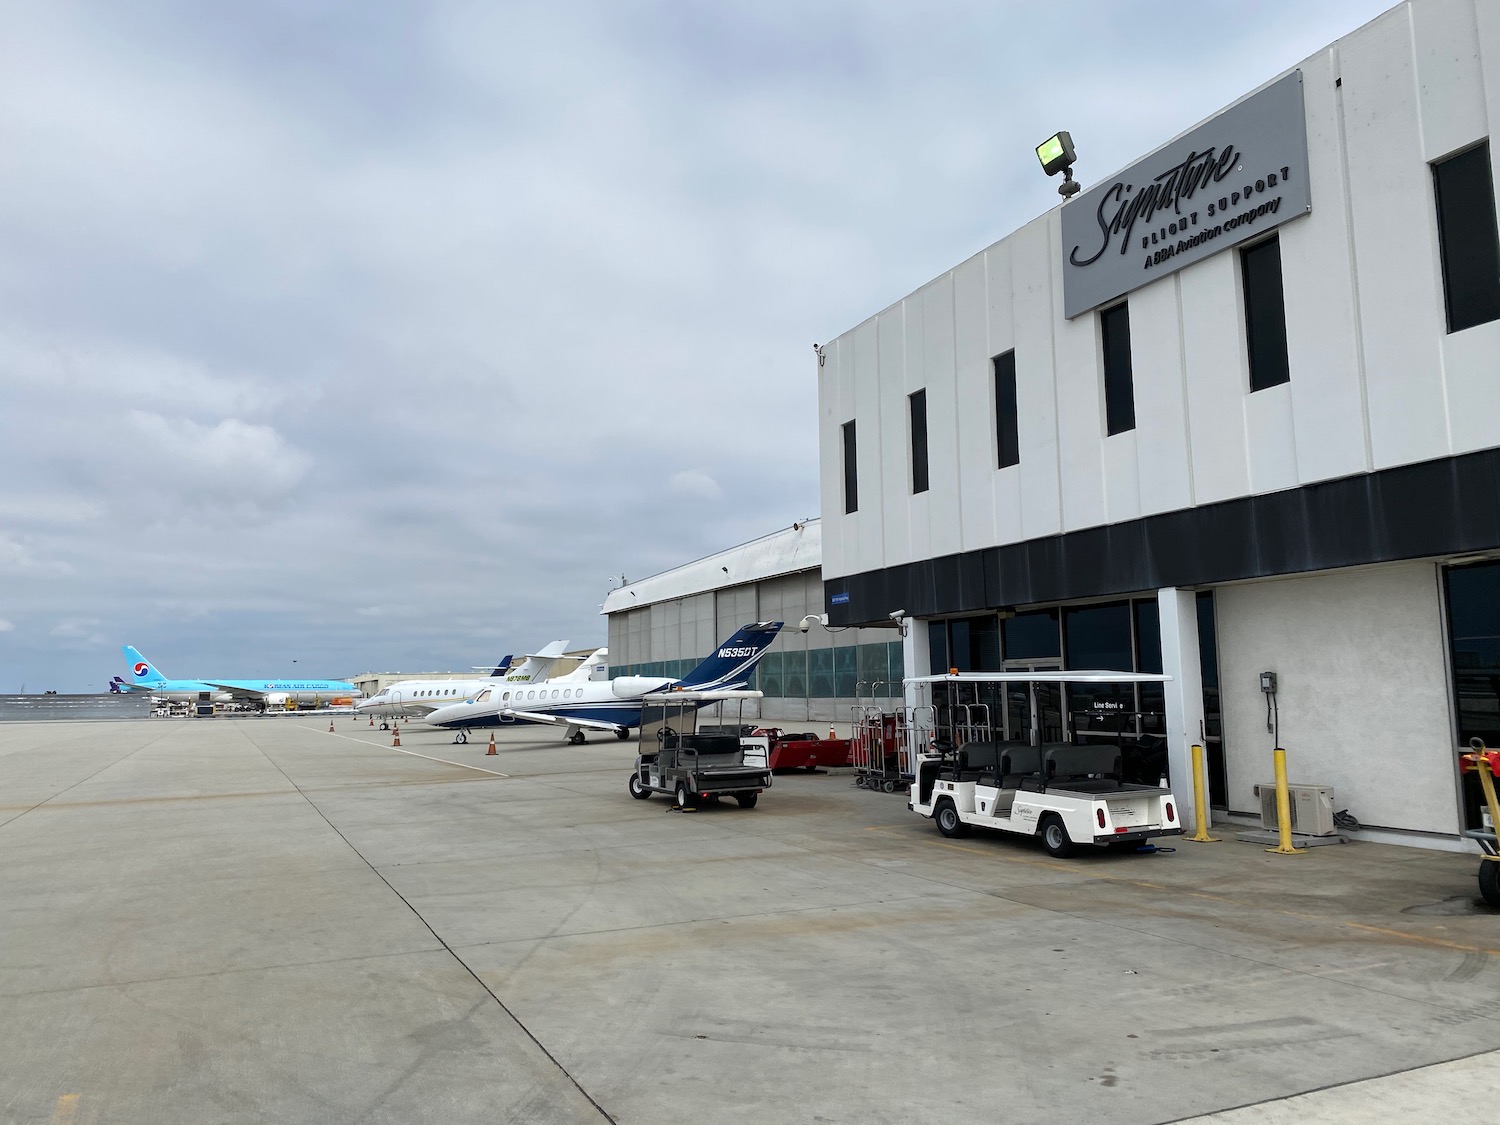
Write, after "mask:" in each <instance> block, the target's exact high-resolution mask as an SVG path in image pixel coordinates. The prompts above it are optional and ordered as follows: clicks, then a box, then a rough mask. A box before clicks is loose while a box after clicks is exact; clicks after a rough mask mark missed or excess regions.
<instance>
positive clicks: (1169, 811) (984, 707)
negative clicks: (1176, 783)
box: [906, 671, 1182, 856]
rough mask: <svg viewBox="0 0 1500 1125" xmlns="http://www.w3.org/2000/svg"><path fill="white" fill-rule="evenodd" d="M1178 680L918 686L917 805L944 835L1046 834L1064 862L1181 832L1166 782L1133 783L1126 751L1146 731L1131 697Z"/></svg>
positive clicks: (1061, 675) (1038, 677) (1054, 676)
mask: <svg viewBox="0 0 1500 1125" xmlns="http://www.w3.org/2000/svg"><path fill="white" fill-rule="evenodd" d="M1169 679H1170V677H1168V676H1159V675H1152V674H1149V673H1143V672H1104V671H1100V672H1050V671H1049V672H1037V671H1026V672H955V673H949V674H947V675H940V676H917V677H913V678H911V679H908V680H907V681H906V684H907V687H908V696H909V702H910V701H911V699H910V697H912V696H915V697H916V704H917V705H916V706H915V707H912V708H909V709H908V711H907V714H908V716H910V717H911V718H909V719H908V721H909V722H911V723H913V724H914V726H915V729H913V730H912V731H910V733H909V735H908V738H909V740H910V742H911V744H912V745H913V747H914V748H915V749H916V755H915V773H916V777H915V779H914V781H913V783H912V787H911V799H910V800H909V801H908V803H907V807H908V808H910V809H911V810H912V811H913V812H917V813H920V814H921V815H923V816H925V817H929V818H931V819H933V820H935V821H937V827H938V831H939V832H941V833H942V834H943V835H944V836H950V837H951V836H963V835H966V834H967V833H968V832H969V830H970V829H971V828H992V829H995V830H997V831H1000V832H1014V833H1018V834H1020V835H1023V836H1040V837H1041V839H1042V846H1043V847H1044V848H1046V850H1047V852H1048V853H1049V854H1051V855H1054V856H1065V855H1068V854H1070V853H1072V852H1073V851H1075V850H1076V849H1078V848H1087V847H1101V848H1102V847H1107V846H1110V845H1120V844H1128V845H1130V846H1132V847H1138V846H1139V845H1140V844H1141V843H1142V842H1144V841H1146V840H1150V839H1152V838H1154V837H1158V836H1177V835H1181V833H1182V826H1181V823H1180V822H1179V820H1178V817H1177V801H1176V800H1175V798H1173V796H1172V791H1171V790H1170V789H1169V788H1167V785H1166V778H1165V777H1163V778H1162V781H1161V784H1160V785H1142V784H1138V783H1132V782H1128V781H1126V780H1125V779H1124V763H1123V747H1122V743H1124V742H1126V741H1128V740H1130V739H1131V738H1132V737H1134V736H1137V735H1138V734H1139V728H1138V726H1136V724H1137V722H1138V714H1139V711H1138V708H1136V707H1134V706H1128V700H1130V699H1134V698H1135V695H1136V688H1135V685H1140V684H1160V683H1164V682H1166V681H1167V680H1169ZM986 684H989V685H995V686H994V687H991V688H988V689H983V688H982V687H981V685H986ZM928 700H931V702H928ZM1085 704H1086V706H1085ZM1127 724H1129V729H1127ZM1111 728H1113V735H1114V736H1113V737H1111Z"/></svg>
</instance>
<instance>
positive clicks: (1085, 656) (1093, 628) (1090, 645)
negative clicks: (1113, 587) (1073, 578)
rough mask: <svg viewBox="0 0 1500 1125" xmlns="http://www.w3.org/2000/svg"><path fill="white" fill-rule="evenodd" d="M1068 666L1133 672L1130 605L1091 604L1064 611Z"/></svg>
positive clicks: (1123, 603) (1064, 634) (1064, 635)
mask: <svg viewBox="0 0 1500 1125" xmlns="http://www.w3.org/2000/svg"><path fill="white" fill-rule="evenodd" d="M1063 638H1064V640H1065V641H1066V643H1067V652H1068V667H1069V668H1077V669H1082V670H1085V671H1087V670H1089V669H1092V668H1105V669H1109V670H1111V671H1116V672H1129V671H1131V670H1132V669H1131V664H1132V660H1131V651H1130V605H1129V604H1128V603H1126V602H1118V603H1116V604H1114V605H1089V606H1081V607H1079V608H1077V609H1069V610H1065V611H1064V612H1063Z"/></svg>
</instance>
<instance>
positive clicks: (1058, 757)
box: [1042, 742, 1123, 781]
mask: <svg viewBox="0 0 1500 1125" xmlns="http://www.w3.org/2000/svg"><path fill="white" fill-rule="evenodd" d="M1042 762H1043V767H1044V772H1045V773H1046V776H1047V779H1048V780H1049V781H1056V780H1061V779H1063V778H1083V777H1107V778H1110V779H1112V780H1114V781H1120V780H1121V778H1122V776H1123V775H1122V774H1121V772H1120V769H1121V767H1120V748H1119V747H1118V746H1116V745H1114V744H1113V743H1109V742H1099V743H1089V744H1086V745H1085V744H1082V743H1077V742H1057V743H1052V744H1050V745H1048V746H1044V747H1042Z"/></svg>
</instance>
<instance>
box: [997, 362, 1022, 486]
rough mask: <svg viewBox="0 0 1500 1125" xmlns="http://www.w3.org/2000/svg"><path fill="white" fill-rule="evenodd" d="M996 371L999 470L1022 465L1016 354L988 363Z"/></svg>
mask: <svg viewBox="0 0 1500 1125" xmlns="http://www.w3.org/2000/svg"><path fill="white" fill-rule="evenodd" d="M991 362H992V363H993V364H994V367H995V448H996V450H997V451H998V453H999V461H1000V464H999V467H1000V468H1002V469H1003V468H1005V467H1006V466H1007V465H1019V464H1020V463H1021V431H1020V427H1019V425H1018V423H1017V421H1016V353H1015V352H1014V351H1009V352H1006V353H1005V354H1004V355H997V356H996V357H995V358H994V360H992V361H991Z"/></svg>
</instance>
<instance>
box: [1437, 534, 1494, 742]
mask: <svg viewBox="0 0 1500 1125" xmlns="http://www.w3.org/2000/svg"><path fill="white" fill-rule="evenodd" d="M1448 638H1449V642H1450V643H1451V644H1452V645H1453V679H1454V683H1453V688H1454V691H1453V694H1454V696H1455V701H1456V703H1457V709H1458V741H1459V744H1460V745H1464V746H1466V745H1468V742H1469V739H1471V738H1475V737H1479V738H1482V739H1484V741H1485V743H1486V744H1487V745H1490V746H1500V563H1481V564H1480V565H1478V566H1465V567H1455V568H1453V569H1452V570H1449V571H1448Z"/></svg>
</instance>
